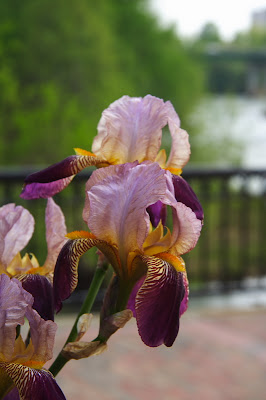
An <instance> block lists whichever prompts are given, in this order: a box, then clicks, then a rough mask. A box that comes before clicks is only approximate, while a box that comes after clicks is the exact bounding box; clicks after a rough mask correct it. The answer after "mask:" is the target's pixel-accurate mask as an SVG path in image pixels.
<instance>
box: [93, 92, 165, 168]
mask: <svg viewBox="0 0 266 400" xmlns="http://www.w3.org/2000/svg"><path fill="white" fill-rule="evenodd" d="M166 124H167V113H166V109H165V103H164V101H163V100H161V99H159V98H157V97H154V96H151V95H147V96H145V97H143V98H141V97H132V98H131V97H129V96H123V97H122V98H120V99H119V100H116V101H115V102H114V103H112V104H111V105H110V106H109V107H108V108H107V109H106V110H104V111H103V113H102V117H101V119H100V122H99V124H98V135H97V136H96V137H95V139H94V141H93V145H92V151H93V152H94V153H95V154H96V155H97V156H102V157H104V158H106V159H107V160H108V161H109V162H111V163H113V164H114V163H116V164H122V163H125V162H133V161H135V160H138V161H139V162H142V161H144V160H151V161H154V160H155V158H156V156H157V153H158V151H159V149H160V145H161V136H162V128H163V127H164V126H165V125H166Z"/></svg>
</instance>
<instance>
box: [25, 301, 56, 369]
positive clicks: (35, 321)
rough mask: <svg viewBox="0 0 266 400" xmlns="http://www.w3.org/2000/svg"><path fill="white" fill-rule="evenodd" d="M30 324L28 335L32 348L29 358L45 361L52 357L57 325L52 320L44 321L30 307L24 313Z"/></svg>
mask: <svg viewBox="0 0 266 400" xmlns="http://www.w3.org/2000/svg"><path fill="white" fill-rule="evenodd" d="M25 316H26V318H27V319H28V321H29V324H30V336H31V340H32V344H33V348H34V353H33V355H32V357H31V360H34V361H39V362H42V363H45V362H46V361H48V360H50V359H51V358H52V357H53V347H54V338H55V333H56V329H57V325H56V323H55V322H53V321H45V320H44V319H42V318H41V317H40V316H39V314H38V313H37V311H35V310H33V309H32V308H31V307H29V308H28V310H27V311H26V314H25Z"/></svg>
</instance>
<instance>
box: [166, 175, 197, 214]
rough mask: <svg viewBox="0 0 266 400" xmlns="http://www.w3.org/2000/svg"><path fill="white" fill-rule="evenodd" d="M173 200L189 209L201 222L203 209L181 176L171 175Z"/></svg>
mask: <svg viewBox="0 0 266 400" xmlns="http://www.w3.org/2000/svg"><path fill="white" fill-rule="evenodd" d="M172 179H173V184H174V190H175V198H176V200H177V201H180V202H181V203H183V204H185V205H186V206H187V207H190V208H191V210H192V211H193V212H194V213H195V214H196V217H197V218H198V219H200V220H201V221H202V220H203V209H202V207H201V204H200V202H199V200H198V198H197V196H196V194H195V193H194V191H193V189H192V188H191V186H190V185H189V184H188V183H187V181H185V179H184V178H182V177H181V176H176V175H172Z"/></svg>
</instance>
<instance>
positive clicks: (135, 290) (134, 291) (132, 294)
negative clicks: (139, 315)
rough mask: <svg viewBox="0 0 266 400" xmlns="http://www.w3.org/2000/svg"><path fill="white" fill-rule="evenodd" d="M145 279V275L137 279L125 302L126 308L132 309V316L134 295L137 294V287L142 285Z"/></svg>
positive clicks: (134, 315)
mask: <svg viewBox="0 0 266 400" xmlns="http://www.w3.org/2000/svg"><path fill="white" fill-rule="evenodd" d="M145 279H146V276H143V278H141V279H139V280H138V281H137V283H136V284H135V286H134V287H133V290H132V291H131V293H130V296H129V299H128V303H127V308H128V309H129V310H131V311H132V313H133V317H136V297H137V294H138V291H139V289H140V288H141V286H142V285H143V283H144V281H145Z"/></svg>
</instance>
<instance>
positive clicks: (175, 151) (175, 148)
mask: <svg viewBox="0 0 266 400" xmlns="http://www.w3.org/2000/svg"><path fill="white" fill-rule="evenodd" d="M165 107H166V110H167V115H168V121H167V122H168V126H169V130H170V133H171V136H172V146H171V152H170V155H169V158H168V161H167V164H166V167H169V168H177V169H179V168H183V167H184V166H185V165H186V163H187V162H188V160H189V157H190V144H189V140H188V133H187V132H186V131H184V130H183V129H181V128H180V119H179V117H178V115H177V113H176V112H175V109H174V107H173V105H172V104H171V103H170V101H167V102H166V103H165Z"/></svg>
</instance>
